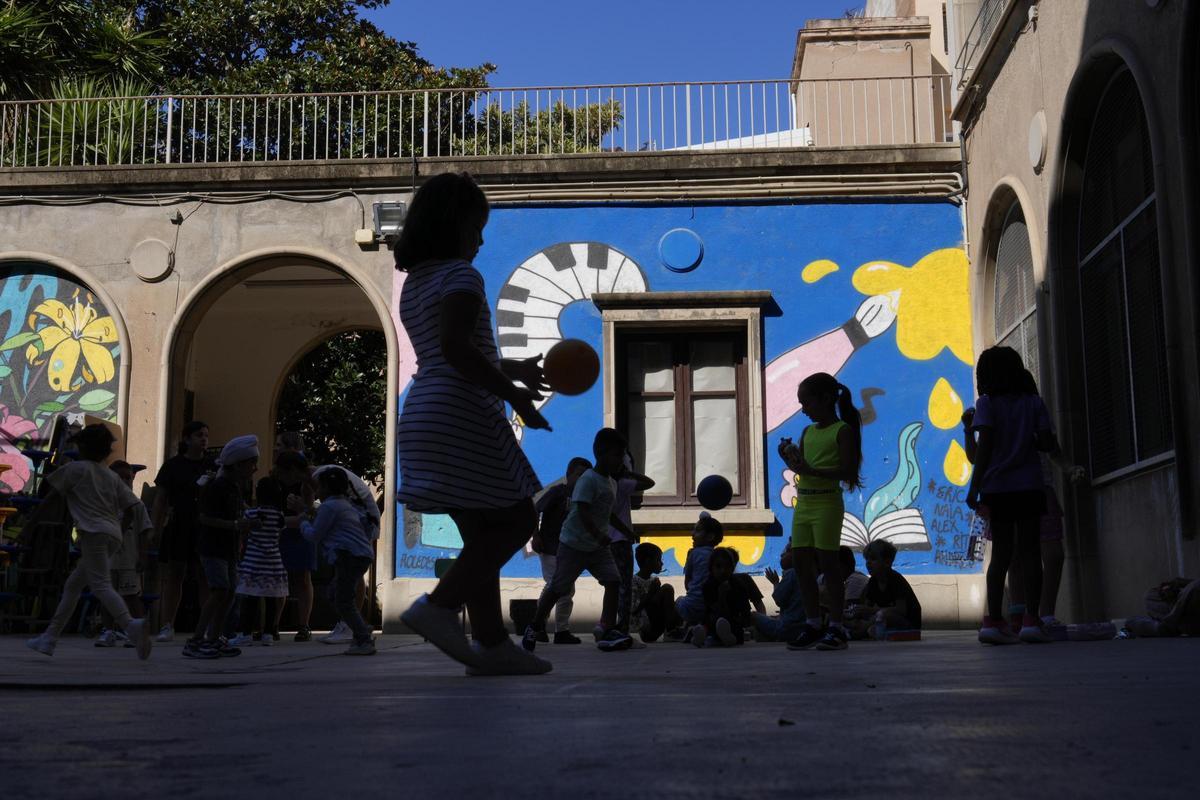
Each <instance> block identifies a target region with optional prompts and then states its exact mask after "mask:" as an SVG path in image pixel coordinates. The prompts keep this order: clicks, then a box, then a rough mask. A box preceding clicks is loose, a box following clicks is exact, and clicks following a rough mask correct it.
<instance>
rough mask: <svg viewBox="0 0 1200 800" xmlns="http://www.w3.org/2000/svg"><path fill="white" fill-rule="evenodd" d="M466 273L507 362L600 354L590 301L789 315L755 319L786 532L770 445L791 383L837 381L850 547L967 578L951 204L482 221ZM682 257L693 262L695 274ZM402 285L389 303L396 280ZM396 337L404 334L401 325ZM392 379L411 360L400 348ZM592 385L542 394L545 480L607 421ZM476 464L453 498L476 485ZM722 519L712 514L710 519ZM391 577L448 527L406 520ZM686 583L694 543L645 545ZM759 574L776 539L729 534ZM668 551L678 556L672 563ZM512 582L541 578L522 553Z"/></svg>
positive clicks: (451, 530)
mask: <svg viewBox="0 0 1200 800" xmlns="http://www.w3.org/2000/svg"><path fill="white" fill-rule="evenodd" d="M485 239H486V243H485V245H484V247H483V250H482V251H481V252H480V255H479V257H478V259H477V261H476V266H477V267H478V268H479V269H480V270H481V272H482V273H483V274H484V277H485V280H486V282H487V289H488V295H489V300H490V302H491V303H492V307H493V309H495V322H496V326H497V338H498V341H499V344H500V347H501V351H502V354H503V355H504V356H505V357H514V358H515V357H524V356H526V355H528V354H530V353H544V352H545V351H546V350H548V349H549V347H550V346H551V345H553V344H554V343H555V342H556V341H558V340H559V339H560V338H564V337H576V338H580V339H584V340H585V341H588V342H589V343H590V344H591V345H592V346H593V347H594V348H595V349H596V350H597V351H598V352H599V351H600V348H601V320H600V313H599V311H597V310H596V308H595V307H594V306H593V305H592V303H591V302H590V300H589V298H590V297H591V296H592V294H594V293H597V292H610V291H621V292H641V291H652V292H653V291H706V290H707V291H711V290H736V289H754V290H769V291H771V292H772V293H773V296H774V298H775V300H776V302H777V303H778V305H779V307H780V308H781V309H782V312H783V314H782V316H780V317H775V318H769V319H767V320H766V324H765V333H764V335H765V340H764V360H765V366H764V375H763V378H764V383H765V404H766V409H765V414H766V425H765V428H766V430H767V435H766V440H765V441H764V442H762V443H761V446H762V447H763V448H764V460H765V463H766V470H767V475H766V480H767V485H768V487H769V498H768V499H769V502H770V507H771V510H772V511H773V512H774V513H775V515H776V518H777V520H778V521H779V523H780V526H777V527H776V529H775V530H776V532H777V533H781V532H783V531H788V530H790V525H791V513H792V507H793V505H794V503H795V500H796V491H795V486H794V480H795V476H794V475H793V474H792V473H791V472H790V471H788V470H787V469H786V467H785V466H784V465H783V463H782V461H781V460H780V459H779V457H778V455H777V454H776V451H775V444H776V443H777V442H778V441H779V438H780V437H782V436H788V437H792V438H794V439H797V440H798V439H799V436H800V433H801V431H802V430H803V427H804V425H805V423H806V422H807V420H806V419H805V418H804V417H803V416H802V415H800V414H799V405H798V403H797V401H796V386H797V384H798V383H799V381H800V380H801V379H803V378H804V377H805V376H807V375H809V374H811V373H813V372H819V371H824V372H830V373H834V374H836V375H837V377H838V379H839V380H840V381H841V382H842V383H845V384H846V385H848V386H849V387H850V388H851V389H852V391H853V392H854V393H855V395H856V397H857V398H858V400H859V403H858V404H859V406H860V408H861V409H862V411H863V416H864V420H865V422H866V425H865V427H864V430H863V438H864V441H863V449H864V465H863V474H864V479H865V484H866V486H865V488H864V489H863V490H861V491H856V492H854V493H852V494H848V495H847V496H846V509H847V512H846V517H845V520H844V525H843V532H842V541H843V543H844V544H847V545H849V546H851V547H853V548H854V549H856V550H861V548H862V547H863V546H864V545H865V544H867V543H868V542H869V541H871V540H873V539H881V538H882V539H888V540H890V541H892V542H893V543H894V544H895V545H896V546H897V548H899V550H900V555H899V558H898V560H897V568H898V569H900V570H901V571H902V572H910V573H914V574H961V573H967V572H977V571H979V569H980V567H981V562H980V560H979V559H980V558H981V550H980V549H979V548H978V547H977V539H976V537H975V536H974V533H975V530H974V528H975V523H976V521H975V519H974V517H973V515H971V514H970V513H969V511H968V510H967V508H966V506H965V504H964V503H963V497H964V494H965V488H966V484H967V483H968V481H969V478H970V465H969V464H968V463H967V461H966V455H965V453H964V451H963V449H962V446H961V444H959V441H958V437H959V435H960V433H959V431H960V425H959V418H960V416H961V414H962V411H963V408H964V406H966V405H969V404H970V402H971V401H970V395H971V390H972V373H971V358H972V342H971V320H970V301H969V297H968V264H967V259H966V255H965V253H964V251H963V250H962V249H961V241H962V228H961V222H960V215H959V210H958V208H957V207H956V206H954V205H951V204H948V203H903V204H901V203H890V204H853V205H851V204H846V205H757V206H756V205H730V206H697V207H691V206H660V207H648V206H628V207H612V206H608V207H566V208H564V207H518V208H514V207H503V208H497V209H494V210H493V213H492V216H491V220H490V222H489V224H488V227H487V230H486V232H485ZM693 262H697V263H696V264H695V266H692V263H693ZM403 278H404V276H403V275H400V274H397V276H396V289H397V292H396V297H398V296H399V289H400V287H401V286H402V283H403ZM401 339H402V340H403V339H404V336H403V332H402V331H401ZM401 349H402V356H401V385H402V386H405V385H406V384H407V380H408V378H409V377H410V376H411V374H412V370H413V369H414V367H415V365H414V364H413V358H412V356H411V351H408V352H403V351H404V350H405V348H404V346H403V345H402V348H401ZM602 391H603V390H602V387H601V386H600V385H599V384H597V386H595V387H593V388H592V389H591V390H590V391H588V392H587V393H585V394H583V395H580V396H577V397H565V396H554V395H552V396H550V397H549V398H547V399H546V400H545V401H544V402H543V413H544V414H545V415H546V416H547V417H548V418H549V419H550V421H551V424H552V425H553V426H554V427H555V431H556V432H555V433H546V432H541V431H530V432H527V433H526V432H524V431H521V430H520V429H519V423H518V422H516V421H514V424H515V425H517V427H518V433H519V434H523V437H522V438H523V446H524V447H525V450H526V452H527V453H528V454H529V456H530V459H531V461H532V463H533V465H534V467H535V468H536V469H537V471H538V474H539V476H540V477H541V478H542V481H543V483H545V484H549V483H551V482H552V481H554V480H557V479H558V478H559V477H560V476H561V475H562V473H563V471H564V469H565V466H566V464H567V462H568V460H569V459H570V458H571V457H572V456H575V455H583V456H585V457H589V458H590V455H591V454H590V448H591V437H592V433H593V432H594V431H595V430H596V429H597V428H599V427H601V425H602V424H603V407H602V406H603V394H602ZM469 485H470V476H469V467H465V469H464V487H469ZM716 516H717V517H718V518H720V514H719V513H717V514H716ZM398 520H399V521H400V526H399V527H400V529H401V540H400V541H399V542H398V543H397V563H396V573H397V576H399V577H430V576H431V575H432V574H433V570H434V564H435V561H436V560H437V559H439V558H446V557H452V556H454V555H455V554H456V552H457V549H458V547H459V546H460V545H461V540H460V539H459V536H458V531H457V530H456V528H455V526H454V523H453V522H452V521H451V520H450V519H449V518H448V517H445V516H441V515H422V514H415V513H406V512H404V510H403V509H401V510H400V511H399V514H398ZM652 540H653V541H655V542H657V543H658V544H659V545H661V546H662V547H663V549H664V551H666V552H667V557H666V559H665V560H666V563H667V566H668V570H667V574H680V573H681V572H682V565H683V562H684V559H685V557H686V551H687V547H688V546H689V540H688V539H687V538H686V537H674V536H667V537H658V538H654V539H652ZM726 543H727V544H729V545H731V546H735V547H737V548H738V550H739V551H740V553H741V557H742V563H743V565H744V566H745V567H746V568H749V569H750V570H752V571H761V570H762V569H763V568H764V567H765V566H770V565H773V564H774V563H775V562H776V561H777V560H778V557H779V553H780V551H781V550H782V548H783V547H784V546H785V539H784V537H783V536H779V535H775V536H771V535H764V536H745V537H736V539H735V540H734V541H730V540H728V539H727V541H726ZM672 555H673V557H672ZM504 574H505V576H507V577H540V574H541V573H540V569H539V565H538V561H537V558H536V556H534V555H533V554H531V553H530V552H528V550H526V551H525V552H523V553H519V554H518V555H517V556H515V557H514V558H513V560H512V561H511V562H510V563H509V564H508V565H507V566H506V568H505V571H504Z"/></svg>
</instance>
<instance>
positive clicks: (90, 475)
mask: <svg viewBox="0 0 1200 800" xmlns="http://www.w3.org/2000/svg"><path fill="white" fill-rule="evenodd" d="M115 442H116V437H114V436H113V434H112V432H111V431H110V430H109V429H108V428H106V427H105V426H103V425H88V426H87V427H86V428H84V429H83V430H82V431H80V432H79V434H78V435H77V436H76V437H75V443H76V445H77V446H78V448H79V460H77V461H72V462H71V463H70V464H66V465H65V466H63V467H60V468H59V469H57V470H55V471H54V472H53V473H51V474H50V476H49V477H48V478H46V482H47V483H48V484H49V485H50V488H51V490H52V491H53V492H54V493H56V494H58V495H60V496H62V497H63V498H64V499H65V500H66V504H67V509H68V510H69V511H70V512H71V519H73V520H74V521H75V528H76V530H77V531H78V532H79V540H78V545H79V553H80V556H79V563H77V564H76V565H75V569H74V570H73V571H72V572H71V574H70V576H69V577H68V578H67V581H66V583H65V584H63V593H62V599H61V600H59V602H58V608H57V609H56V610H55V612H54V617H53V618H52V619H51V620H50V627H48V628H47V629H46V631H45V633H43V634H41V635H40V636H37V637H34V638H33V639H30V640H28V641H27V642H26V643H25V644H26V646H28V647H29V648H30V649H31V650H36V651H37V652H39V653H41V654H42V655H46V656H52V655H54V648H55V646H56V645H57V644H58V639H59V637H60V636H62V632H63V629H64V628H66V626H67V622H68V621H69V620H70V619H71V615H72V614H74V613H75V606H76V605H77V604H78V603H79V596H80V594H82V592H83V587H85V586H87V587H89V588H90V589H91V591H92V596H93V597H95V598H96V599H97V600H99V601H100V603H101V605H103V606H104V608H105V610H106V611H108V613H109V614H111V615H112V618H113V620H114V623H115V624H116V625H117V627H119V628H121V629H122V630H124V631H125V635H126V636H127V637H129V640H130V641H132V642H133V643H134V646H135V647H136V648H137V654H138V658H141V659H143V660H144V659H147V658H149V657H150V649H151V648H152V647H153V646H154V638H153V636H152V632H151V631H150V629H149V628H148V627H147V626H148V625H149V622H148V620H146V619H144V618H138V619H134V618H133V616H132V615H131V614H130V613H129V609H128V608H126V606H125V601H124V600H122V599H121V595H119V594H117V592H116V590H114V589H113V587H112V575H111V559H112V557H113V555H115V554H116V552H117V551H118V550H119V549H120V548H121V543H122V541H123V538H124V532H123V531H122V527H121V520H122V518H123V517H124V516H125V512H126V511H127V510H128V509H130V508H133V507H134V506H136V505H138V504H139V502H140V501H139V500H138V498H137V495H135V494H134V493H133V492H132V491H131V490H130V489H129V487H128V486H126V485H125V483H124V482H123V481H122V480H121V479H120V478H119V477H118V476H117V474H116V473H115V472H113V471H112V470H111V469H109V468H108V467H106V466H104V463H103V462H104V460H105V459H106V458H108V457H109V455H111V454H112V450H113V444H114V443H115ZM45 505H46V506H47V507H49V506H51V505H52V504H51V503H46V504H45Z"/></svg>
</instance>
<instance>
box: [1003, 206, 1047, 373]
mask: <svg viewBox="0 0 1200 800" xmlns="http://www.w3.org/2000/svg"><path fill="white" fill-rule="evenodd" d="M994 316H995V335H996V344H997V345H1003V346H1006V347H1011V348H1013V349H1014V350H1016V351H1017V352H1018V353H1020V354H1021V360H1023V361H1024V362H1025V366H1026V368H1027V369H1028V370H1029V371H1030V372H1031V373H1033V376H1034V378H1035V379H1037V380H1038V382H1039V383H1040V382H1041V374H1040V372H1039V369H1038V367H1039V359H1038V336H1037V287H1036V285H1035V283H1034V279H1033V252H1032V250H1031V249H1030V247H1029V229H1028V228H1027V227H1026V226H1025V215H1024V213H1022V211H1021V206H1020V204H1019V203H1016V202H1014V203H1013V204H1012V206H1011V207H1010V208H1009V210H1008V213H1007V214H1006V215H1005V218H1004V223H1003V225H1002V226H1001V228H1000V241H999V244H998V245H997V247H996V298H995V314H994Z"/></svg>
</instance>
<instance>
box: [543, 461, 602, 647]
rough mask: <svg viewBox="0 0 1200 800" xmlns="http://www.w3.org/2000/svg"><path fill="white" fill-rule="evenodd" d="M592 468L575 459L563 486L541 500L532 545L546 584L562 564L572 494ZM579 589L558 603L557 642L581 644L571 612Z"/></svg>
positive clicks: (556, 486) (555, 485)
mask: <svg viewBox="0 0 1200 800" xmlns="http://www.w3.org/2000/svg"><path fill="white" fill-rule="evenodd" d="M591 468H592V462H590V461H588V460H587V459H586V458H580V457H578V456H577V457H575V458H572V459H571V460H570V462H569V463H568V464H567V474H566V476H565V477H564V478H563V480H562V483H556V484H554V485H553V486H551V487H550V488H549V489H547V490H546V491H544V492H542V496H541V497H539V498H538V501H537V512H538V529H537V532H536V533H534V534H533V540H532V542H531V544H532V546H533V552H535V553H537V554H538V560H539V561H540V562H541V565H542V580H543V581H545V582H546V583H550V581H551V580H552V579H553V578H554V568H555V566H556V564H557V561H558V538H559V536H560V534H561V533H562V526H563V522H565V521H566V519H567V514H568V513H570V511H571V493H572V492H574V491H575V484H576V483H578V482H579V478H580V476H582V475H583V473H585V472H587V471H588V470H589V469H591ZM574 596H575V590H574V589H572V590H571V592H570V593H569V594H565V595H563V596H562V597H560V598H559V600H558V602H557V603H555V604H554V643H555V644H579V643H580V641H581V640H580V638H579V637H578V636H576V635H575V634H573V633H571V610H572V609H573V608H574V607H575V604H574V602H573V600H572V598H573V597H574ZM537 640H538V641H539V642H548V641H550V637H549V636H548V635H547V634H546V633H545V631H542V632H541V633H539V634H537Z"/></svg>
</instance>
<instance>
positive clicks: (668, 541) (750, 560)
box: [642, 535, 767, 567]
mask: <svg viewBox="0 0 1200 800" xmlns="http://www.w3.org/2000/svg"><path fill="white" fill-rule="evenodd" d="M642 541H643V542H649V543H650V544H656V545H658V546H659V547H660V548H662V551H663V555H664V556H665V555H666V554H667V553H668V552H673V553H674V556H675V563H676V564H678V565H679V566H681V567H682V566H683V565H684V564H686V563H687V554H688V550H690V549H691V548H692V537H691V536H690V535H688V536H643V537H642ZM721 547H732V548H733V549H734V550H736V551H737V554H738V564H740V565H741V566H743V567H749V566H752V565H754V564H757V563H758V562H759V561H760V560H761V559H762V557H763V553H764V552H766V549H767V537H765V536H726V537H725V538H724V539H723V540H722V541H721Z"/></svg>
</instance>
